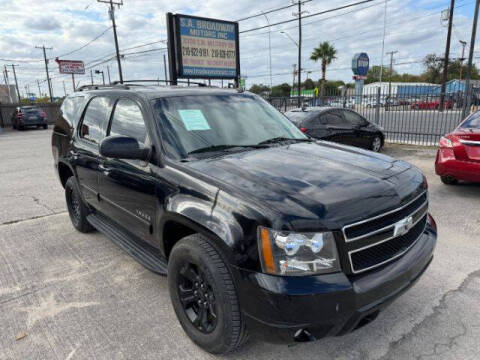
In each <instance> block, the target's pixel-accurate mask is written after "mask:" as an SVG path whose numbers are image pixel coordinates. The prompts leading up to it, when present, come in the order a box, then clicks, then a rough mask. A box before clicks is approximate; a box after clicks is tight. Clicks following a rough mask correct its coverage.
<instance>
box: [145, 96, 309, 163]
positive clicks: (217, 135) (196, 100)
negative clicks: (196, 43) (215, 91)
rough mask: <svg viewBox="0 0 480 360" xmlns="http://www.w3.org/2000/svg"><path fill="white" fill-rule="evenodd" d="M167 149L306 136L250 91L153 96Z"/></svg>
mask: <svg viewBox="0 0 480 360" xmlns="http://www.w3.org/2000/svg"><path fill="white" fill-rule="evenodd" d="M154 111H155V114H156V116H157V118H158V120H159V121H160V125H161V126H160V128H161V131H162V132H163V138H164V142H165V143H166V144H165V145H166V148H167V151H168V152H169V153H170V155H172V156H174V157H175V158H184V157H186V156H187V155H188V154H189V153H192V152H195V151H197V150H199V149H204V148H209V147H211V148H221V147H222V146H231V145H243V146H245V145H258V144H259V143H261V142H265V141H266V140H270V139H274V138H288V139H307V138H306V136H305V135H303V134H302V132H301V131H300V130H298V129H297V127H296V126H295V125H294V124H292V123H291V122H290V121H289V120H288V119H287V118H286V117H285V116H283V115H282V114H281V113H280V112H279V111H277V110H276V109H275V108H273V107H272V106H271V105H270V104H268V103H267V102H266V101H264V100H263V99H261V98H260V97H258V96H256V95H253V94H246V93H243V94H221V95H190V96H173V97H165V98H161V99H157V100H155V103H154Z"/></svg>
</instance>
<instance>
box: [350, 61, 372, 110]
mask: <svg viewBox="0 0 480 360" xmlns="http://www.w3.org/2000/svg"><path fill="white" fill-rule="evenodd" d="M369 65H370V59H369V57H368V55H367V53H357V54H355V55H354V56H353V59H352V71H353V74H354V75H353V79H354V80H355V104H357V105H360V104H361V103H362V95H363V85H364V83H365V79H366V78H367V73H368V68H369Z"/></svg>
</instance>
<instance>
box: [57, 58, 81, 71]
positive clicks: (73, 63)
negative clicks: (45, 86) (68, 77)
mask: <svg viewBox="0 0 480 360" xmlns="http://www.w3.org/2000/svg"><path fill="white" fill-rule="evenodd" d="M55 61H56V62H57V63H58V68H59V70H60V74H79V75H83V74H85V65H84V64H83V61H80V60H59V59H58V58H57V59H55Z"/></svg>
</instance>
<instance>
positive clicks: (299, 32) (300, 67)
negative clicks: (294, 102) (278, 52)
mask: <svg viewBox="0 0 480 360" xmlns="http://www.w3.org/2000/svg"><path fill="white" fill-rule="evenodd" d="M297 4H298V14H294V15H296V16H298V107H301V106H302V100H301V99H300V89H301V87H302V0H298V3H297Z"/></svg>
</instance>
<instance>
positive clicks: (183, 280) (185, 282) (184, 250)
mask: <svg viewBox="0 0 480 360" xmlns="http://www.w3.org/2000/svg"><path fill="white" fill-rule="evenodd" d="M202 285H203V286H202ZM168 287H169V291H170V298H171V301H172V305H173V309H174V310H175V313H176V315H177V318H178V320H179V321H180V324H181V325H182V327H183V330H184V331H185V332H186V333H187V335H188V336H189V337H190V339H191V340H192V341H193V342H194V343H195V344H197V345H198V346H200V347H201V348H202V349H204V350H205V351H208V352H209V353H212V354H225V353H228V352H231V351H234V350H235V349H237V348H238V347H240V346H241V345H242V344H243V343H245V341H246V340H247V330H246V327H245V322H244V320H243V319H242V315H241V311H240V305H239V302H238V297H237V293H236V290H235V285H234V284H233V280H232V276H231V275H230V272H229V270H228V268H227V265H226V264H225V262H224V260H223V259H222V257H221V255H220V254H219V252H218V251H217V250H216V249H215V248H214V247H213V246H212V245H211V244H210V241H209V240H208V239H207V238H206V237H205V236H203V235H200V234H193V235H189V236H187V237H184V238H183V239H181V240H180V241H179V242H178V243H176V244H175V246H174V247H173V250H172V252H171V254H170V257H169V262H168ZM180 293H182V296H180ZM181 297H182V298H183V302H182V300H181ZM199 301H200V302H201V301H204V302H203V303H201V305H203V307H202V308H200V306H201V305H199V304H198V302H199ZM202 309H203V310H202ZM202 314H205V320H206V322H203V323H202V322H201V318H202V316H201V315H202Z"/></svg>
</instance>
